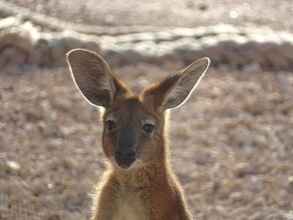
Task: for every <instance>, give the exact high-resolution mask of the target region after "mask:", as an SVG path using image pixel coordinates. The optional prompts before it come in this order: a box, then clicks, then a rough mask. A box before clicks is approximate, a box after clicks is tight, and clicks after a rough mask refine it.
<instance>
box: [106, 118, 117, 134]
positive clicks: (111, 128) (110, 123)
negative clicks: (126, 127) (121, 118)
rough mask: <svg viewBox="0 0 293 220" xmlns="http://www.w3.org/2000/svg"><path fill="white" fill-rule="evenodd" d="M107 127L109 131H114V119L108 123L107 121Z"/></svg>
mask: <svg viewBox="0 0 293 220" xmlns="http://www.w3.org/2000/svg"><path fill="white" fill-rule="evenodd" d="M105 127H106V129H107V130H108V131H112V130H113V129H115V128H116V122H115V121H114V120H112V119H108V120H107V121H105Z"/></svg>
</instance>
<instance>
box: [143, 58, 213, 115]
mask: <svg viewBox="0 0 293 220" xmlns="http://www.w3.org/2000/svg"><path fill="white" fill-rule="evenodd" d="M209 65H210V59H209V58H208V57H204V58H201V59H199V60H197V61H195V62H193V63H192V64H190V65H189V66H188V67H186V68H185V69H183V70H182V71H180V72H179V73H177V74H174V75H171V76H169V77H167V78H166V79H165V80H163V81H162V82H160V83H158V84H156V85H154V86H152V87H151V88H148V89H146V90H145V91H144V92H143V95H142V96H143V99H144V100H147V102H149V101H151V103H152V105H153V106H154V108H155V109H160V110H167V109H174V108H178V107H180V106H181V105H183V104H184V103H185V102H186V101H187V100H188V98H189V97H190V95H191V94H192V92H193V91H194V90H195V88H196V87H197V85H198V84H199V82H200V80H201V79H202V78H203V76H204V75H205V73H206V71H207V69H208V67H209Z"/></svg>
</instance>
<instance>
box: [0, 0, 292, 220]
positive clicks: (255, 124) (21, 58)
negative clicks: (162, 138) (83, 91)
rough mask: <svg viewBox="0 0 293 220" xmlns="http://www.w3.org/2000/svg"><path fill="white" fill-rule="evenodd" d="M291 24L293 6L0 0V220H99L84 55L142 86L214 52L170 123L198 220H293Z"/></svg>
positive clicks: (220, 0)
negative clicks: (72, 65)
mask: <svg viewBox="0 0 293 220" xmlns="http://www.w3.org/2000/svg"><path fill="white" fill-rule="evenodd" d="M292 15H293V4H292V0H279V1H276V0H206V1H200V0H199V1H195V0H194V1H192V0H182V1H175V0H168V1H167V0H157V1H151V0H149V1H140V2H139V1H135V0H129V1H127V2H126V1H122V0H112V1H111V2H110V1H106V0H84V1H82V2H80V1H78V0H72V1H65V0H63V1H60V0H59V1H57V0H49V1H48V0H39V1H37V0H6V1H5V0H1V1H0V220H2V219H3V220H24V219H30V220H59V219H60V220H61V219H62V220H86V219H89V216H90V209H91V193H92V192H94V191H93V189H94V184H95V183H96V182H97V181H98V180H99V177H100V176H101V174H102V172H103V170H104V168H105V166H104V160H105V158H104V156H103V153H102V151H101V128H102V123H101V122H100V120H99V113H98V111H97V110H96V109H93V108H91V107H90V106H88V104H87V103H86V102H85V101H84V100H83V99H82V97H81V96H80V94H79V93H78V91H77V89H76V88H75V87H74V85H73V83H72V80H71V78H70V75H69V72H68V70H67V67H66V66H65V53H66V52H68V51H69V50H70V49H73V48H77V47H81V48H87V49H91V50H94V51H97V52H99V53H101V54H103V56H105V57H106V60H107V61H108V62H109V63H110V64H111V66H112V69H113V70H114V72H115V73H116V74H117V75H118V77H119V78H121V79H123V80H125V81H127V83H128V84H129V85H130V86H132V88H134V90H135V91H139V90H141V89H142V88H143V87H145V86H147V85H149V84H151V83H153V82H155V81H157V80H160V79H162V78H163V77H165V76H167V75H168V74H170V73H173V72H175V71H178V70H180V69H181V68H183V67H184V66H185V65H188V64H189V63H190V62H192V61H193V60H195V59H197V58H200V57H202V56H209V57H210V58H211V59H212V66H211V68H210V70H209V71H208V74H207V76H206V77H205V79H204V80H202V82H201V84H200V85H199V87H198V89H197V91H196V92H195V93H194V94H193V95H192V97H191V98H190V100H189V101H188V102H187V103H186V104H185V105H184V106H183V107H181V108H180V109H176V110H174V111H173V112H172V115H171V126H170V138H171V156H172V160H171V161H172V166H173V168H174V170H175V172H176V174H177V175H178V177H179V179H180V181H181V182H182V184H183V188H184V189H185V192H186V196H187V200H188V204H189V206H190V209H191V211H192V213H193V214H194V217H195V219H197V220H222V219H223V220H224V219H225V220H292V219H293V148H292V147H293V74H292V72H293V33H292V32H293V20H292V19H291V17H292Z"/></svg>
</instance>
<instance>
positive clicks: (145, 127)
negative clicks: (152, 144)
mask: <svg viewBox="0 0 293 220" xmlns="http://www.w3.org/2000/svg"><path fill="white" fill-rule="evenodd" d="M154 128H155V126H154V125H153V124H149V123H146V124H144V125H143V126H142V129H143V130H144V131H145V132H146V133H148V134H150V133H152V132H153V130H154Z"/></svg>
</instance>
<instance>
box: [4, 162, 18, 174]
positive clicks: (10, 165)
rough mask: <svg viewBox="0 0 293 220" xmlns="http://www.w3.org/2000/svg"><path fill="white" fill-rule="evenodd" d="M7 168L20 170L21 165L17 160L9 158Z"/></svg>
mask: <svg viewBox="0 0 293 220" xmlns="http://www.w3.org/2000/svg"><path fill="white" fill-rule="evenodd" d="M6 165H7V168H9V169H11V170H13V171H18V170H20V165H19V163H17V162H16V161H12V160H8V161H6Z"/></svg>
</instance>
